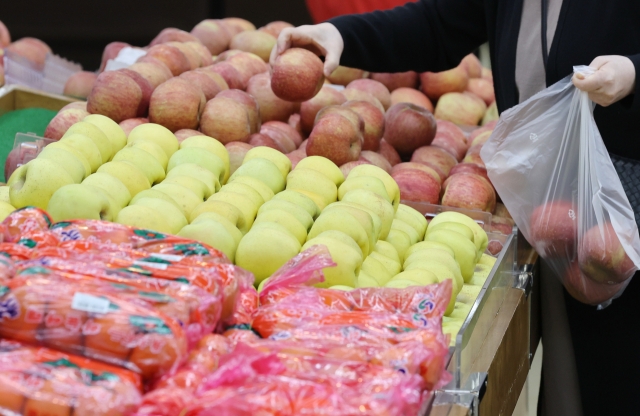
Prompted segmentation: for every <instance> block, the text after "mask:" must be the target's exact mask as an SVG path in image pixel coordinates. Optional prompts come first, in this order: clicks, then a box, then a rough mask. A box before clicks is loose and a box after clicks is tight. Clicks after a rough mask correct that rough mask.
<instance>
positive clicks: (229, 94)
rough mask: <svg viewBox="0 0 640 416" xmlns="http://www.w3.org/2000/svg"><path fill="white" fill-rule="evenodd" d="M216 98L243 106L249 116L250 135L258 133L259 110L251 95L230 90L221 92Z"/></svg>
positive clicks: (259, 124) (259, 122)
mask: <svg viewBox="0 0 640 416" xmlns="http://www.w3.org/2000/svg"><path fill="white" fill-rule="evenodd" d="M218 96H220V97H221V98H230V99H232V100H233V101H236V102H238V103H240V104H242V105H243V106H244V108H245V109H246V110H247V114H249V121H250V122H251V133H258V132H259V131H260V126H261V124H262V122H261V121H260V109H259V106H258V101H257V100H256V99H255V98H253V97H252V96H251V95H249V94H247V93H246V92H244V91H240V90H236V89H232V90H225V91H221V92H220V93H219V94H218Z"/></svg>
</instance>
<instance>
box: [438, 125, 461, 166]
mask: <svg viewBox="0 0 640 416" xmlns="http://www.w3.org/2000/svg"><path fill="white" fill-rule="evenodd" d="M431 146H434V147H439V148H441V149H443V150H446V151H447V152H449V153H450V154H451V155H452V156H453V157H455V158H456V160H458V161H461V160H462V159H464V157H465V155H466V154H467V143H466V141H465V139H464V136H463V138H460V137H456V136H454V135H453V134H451V133H450V132H449V131H446V130H443V131H440V130H438V131H437V133H436V137H435V138H434V139H433V141H432V142H431Z"/></svg>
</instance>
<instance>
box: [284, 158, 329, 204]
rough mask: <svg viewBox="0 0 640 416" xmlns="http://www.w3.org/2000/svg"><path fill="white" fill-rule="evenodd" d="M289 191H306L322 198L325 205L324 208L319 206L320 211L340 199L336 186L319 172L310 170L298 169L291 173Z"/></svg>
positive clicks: (288, 184)
mask: <svg viewBox="0 0 640 416" xmlns="http://www.w3.org/2000/svg"><path fill="white" fill-rule="evenodd" d="M287 189H289V190H294V191H299V192H300V191H306V192H310V193H313V194H316V195H318V196H320V197H321V198H322V202H323V203H324V205H323V206H319V209H320V211H322V210H323V209H324V207H326V206H327V205H329V204H330V203H332V202H336V200H337V199H338V188H337V187H336V184H335V183H333V181H331V179H329V178H327V177H326V176H325V175H323V174H322V173H320V172H318V171H317V170H313V169H309V168H298V167H296V169H294V170H293V171H291V173H289V176H287ZM307 196H308V194H307ZM312 199H313V198H312ZM314 202H315V201H314ZM316 203H317V202H316Z"/></svg>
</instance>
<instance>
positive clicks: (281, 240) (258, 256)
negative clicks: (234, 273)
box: [235, 227, 300, 284]
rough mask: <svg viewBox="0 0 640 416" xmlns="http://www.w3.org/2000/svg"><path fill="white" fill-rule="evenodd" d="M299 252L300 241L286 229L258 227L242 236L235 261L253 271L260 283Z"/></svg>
mask: <svg viewBox="0 0 640 416" xmlns="http://www.w3.org/2000/svg"><path fill="white" fill-rule="evenodd" d="M299 252H300V243H299V242H298V240H297V239H296V238H295V237H293V236H292V235H290V234H289V233H287V232H286V231H280V230H277V229H275V228H266V227H258V228H256V229H255V230H253V229H252V230H251V231H250V232H248V233H247V234H245V236H244V237H242V240H241V241H240V244H239V245H238V249H237V251H236V258H235V263H236V265H238V266H239V267H242V268H243V269H245V270H248V271H250V272H251V273H253V275H254V276H255V278H256V280H255V282H256V283H258V284H259V283H260V282H261V281H263V280H264V279H266V278H268V277H269V276H271V275H272V274H273V273H274V272H275V271H276V270H278V269H279V268H280V267H282V266H283V265H284V264H285V263H286V262H287V261H289V260H291V259H292V258H293V257H295V256H296V255H297V254H298V253H299Z"/></svg>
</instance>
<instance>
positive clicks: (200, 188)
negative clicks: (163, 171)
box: [162, 172, 212, 201]
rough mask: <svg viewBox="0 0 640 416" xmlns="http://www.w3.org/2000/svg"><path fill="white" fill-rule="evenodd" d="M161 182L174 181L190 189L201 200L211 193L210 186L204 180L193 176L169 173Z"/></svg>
mask: <svg viewBox="0 0 640 416" xmlns="http://www.w3.org/2000/svg"><path fill="white" fill-rule="evenodd" d="M209 173H211V172H209ZM162 183H175V184H178V185H182V186H184V187H185V188H188V189H190V190H191V191H192V192H193V193H194V194H196V195H198V198H200V200H202V201H204V200H205V198H208V197H210V196H211V195H212V194H211V193H209V191H210V190H211V188H208V187H207V185H206V184H205V183H204V182H202V181H201V180H200V179H196V178H194V177H193V176H187V175H171V177H170V178H167V179H165V180H164V181H162Z"/></svg>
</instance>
